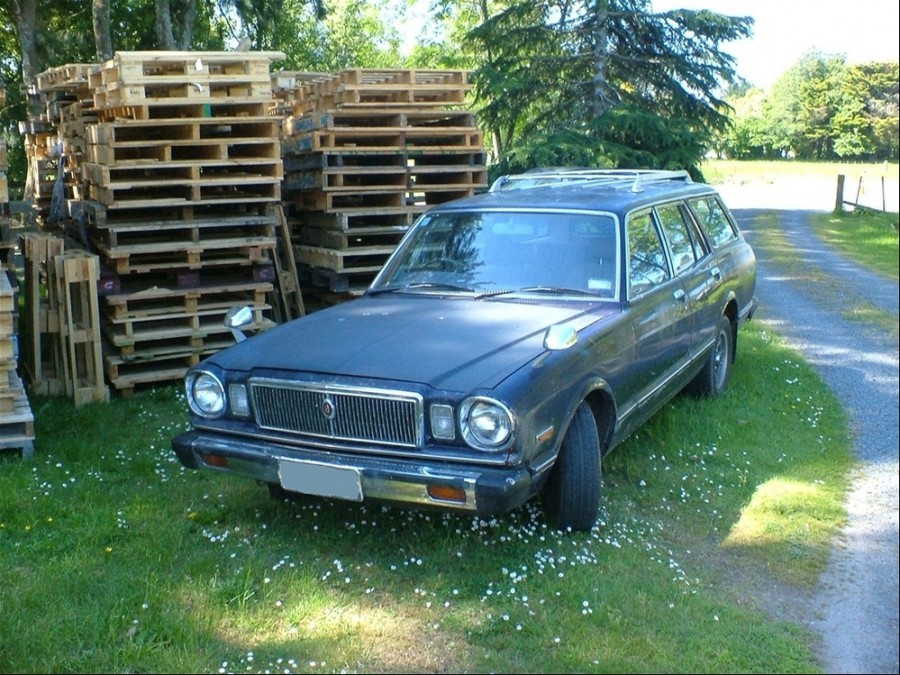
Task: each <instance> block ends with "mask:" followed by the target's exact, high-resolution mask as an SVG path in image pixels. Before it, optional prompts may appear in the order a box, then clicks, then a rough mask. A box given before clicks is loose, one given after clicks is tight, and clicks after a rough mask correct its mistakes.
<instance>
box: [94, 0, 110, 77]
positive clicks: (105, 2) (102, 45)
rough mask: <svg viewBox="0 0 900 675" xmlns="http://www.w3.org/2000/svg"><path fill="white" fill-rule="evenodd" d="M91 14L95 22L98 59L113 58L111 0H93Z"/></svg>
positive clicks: (95, 42) (102, 60) (99, 60)
mask: <svg viewBox="0 0 900 675" xmlns="http://www.w3.org/2000/svg"><path fill="white" fill-rule="evenodd" d="M91 16H92V18H93V24H94V44H95V45H96V47H97V61H98V62H100V63H103V62H104V61H108V60H109V59H111V58H112V55H113V48H112V33H111V32H110V27H109V0H91Z"/></svg>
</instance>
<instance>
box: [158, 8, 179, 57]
mask: <svg viewBox="0 0 900 675" xmlns="http://www.w3.org/2000/svg"><path fill="white" fill-rule="evenodd" d="M154 27H155V28H156V43H157V44H158V45H159V48H160V49H168V50H174V49H175V35H174V34H173V33H172V8H171V6H170V5H169V0H156V21H155V23H154Z"/></svg>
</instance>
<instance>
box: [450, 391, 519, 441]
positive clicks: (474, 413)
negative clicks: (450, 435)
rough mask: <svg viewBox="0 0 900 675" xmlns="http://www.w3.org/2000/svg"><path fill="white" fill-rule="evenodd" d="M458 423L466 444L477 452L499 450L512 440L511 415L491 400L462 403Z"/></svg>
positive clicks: (471, 400) (498, 403)
mask: <svg viewBox="0 0 900 675" xmlns="http://www.w3.org/2000/svg"><path fill="white" fill-rule="evenodd" d="M459 422H460V427H461V428H462V432H463V437H464V438H465V439H466V442H467V443H468V444H469V445H471V446H472V447H473V448H476V449H478V450H500V449H502V448H504V447H505V446H506V445H507V444H508V443H509V442H510V440H511V439H512V433H513V416H512V413H511V412H510V411H509V409H508V408H507V407H506V406H505V405H503V404H502V403H500V402H499V401H494V400H493V399H489V398H471V399H467V400H465V401H463V404H462V406H461V407H460V420H459Z"/></svg>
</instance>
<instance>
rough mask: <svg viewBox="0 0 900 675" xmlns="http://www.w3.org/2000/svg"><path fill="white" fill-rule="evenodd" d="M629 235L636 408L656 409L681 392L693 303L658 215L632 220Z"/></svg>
mask: <svg viewBox="0 0 900 675" xmlns="http://www.w3.org/2000/svg"><path fill="white" fill-rule="evenodd" d="M625 229H626V238H627V242H626V248H627V254H628V261H627V276H628V279H627V286H628V311H629V313H630V315H631V322H632V329H633V331H634V336H635V363H634V369H633V375H634V377H633V379H632V387H631V390H632V391H633V392H634V399H633V401H632V403H633V404H634V405H635V406H648V407H650V408H655V407H656V405H657V404H658V403H659V401H660V400H661V399H664V398H666V397H667V396H668V394H669V393H671V390H672V389H673V388H675V387H677V380H678V374H679V373H680V372H682V371H683V370H684V369H685V368H686V366H687V364H688V363H689V361H690V348H691V312H690V301H689V298H688V297H687V293H686V292H685V289H684V287H683V285H682V283H681V281H680V279H678V278H676V277H674V275H673V274H672V268H671V264H670V261H669V256H668V254H667V252H666V247H665V245H664V243H663V239H662V236H661V233H660V229H659V226H658V224H657V220H656V218H655V216H654V214H653V211H652V210H651V209H645V210H642V211H638V212H635V213H633V214H630V215H629V217H628V218H627V220H626V223H625Z"/></svg>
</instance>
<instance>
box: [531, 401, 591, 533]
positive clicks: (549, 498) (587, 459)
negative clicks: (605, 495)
mask: <svg viewBox="0 0 900 675" xmlns="http://www.w3.org/2000/svg"><path fill="white" fill-rule="evenodd" d="M600 481H601V466H600V439H599V437H598V436H597V423H596V421H595V420H594V414H593V413H592V412H591V409H590V406H588V404H587V403H585V402H582V403H581V405H579V406H578V409H577V410H576V411H575V416H574V417H573V418H572V423H571V424H570V425H569V428H568V430H566V435H565V437H564V438H563V442H562V446H561V447H560V449H559V456H558V457H557V458H556V463H555V464H554V465H553V468H552V469H551V470H550V475H549V476H548V478H547V483H546V485H544V488H543V490H542V491H541V503H542V504H543V507H544V512H545V513H546V514H547V516H548V518H549V519H550V522H552V523H553V525H554V526H555V527H557V528H559V529H560V530H565V529H572V530H590V529H591V528H592V527H593V526H594V523H595V522H597V510H598V509H599V508H600Z"/></svg>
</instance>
